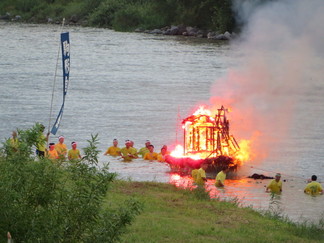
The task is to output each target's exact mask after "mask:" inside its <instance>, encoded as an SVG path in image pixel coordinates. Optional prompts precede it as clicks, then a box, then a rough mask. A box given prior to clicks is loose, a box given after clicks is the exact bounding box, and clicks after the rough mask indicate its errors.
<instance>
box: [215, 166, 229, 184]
mask: <svg viewBox="0 0 324 243" xmlns="http://www.w3.org/2000/svg"><path fill="white" fill-rule="evenodd" d="M227 172H228V168H222V170H221V171H220V172H218V174H217V175H216V178H215V186H216V187H224V186H225V179H226V173H227Z"/></svg>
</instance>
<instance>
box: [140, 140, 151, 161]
mask: <svg viewBox="0 0 324 243" xmlns="http://www.w3.org/2000/svg"><path fill="white" fill-rule="evenodd" d="M150 145H151V142H150V140H146V142H145V147H143V148H141V149H140V150H139V151H138V154H139V155H141V156H142V158H143V157H144V155H145V154H146V153H148V152H150V150H149V146H150Z"/></svg>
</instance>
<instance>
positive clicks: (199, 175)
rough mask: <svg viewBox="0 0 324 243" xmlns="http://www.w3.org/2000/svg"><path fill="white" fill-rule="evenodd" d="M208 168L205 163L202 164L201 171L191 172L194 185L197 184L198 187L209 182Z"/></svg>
mask: <svg viewBox="0 0 324 243" xmlns="http://www.w3.org/2000/svg"><path fill="white" fill-rule="evenodd" d="M207 167H208V164H206V163H203V164H201V166H200V168H199V169H195V170H192V172H191V175H192V177H193V180H194V183H195V184H197V185H198V186H203V185H205V182H206V181H207V177H206V170H207Z"/></svg>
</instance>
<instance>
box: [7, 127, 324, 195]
mask: <svg viewBox="0 0 324 243" xmlns="http://www.w3.org/2000/svg"><path fill="white" fill-rule="evenodd" d="M40 130H41V131H40V134H39V138H38V143H37V145H36V154H37V155H38V156H39V157H47V158H49V159H52V160H57V159H66V158H68V159H69V160H78V159H81V154H80V150H79V149H77V143H76V142H72V143H71V149H70V150H68V149H67V146H66V144H64V137H63V136H59V138H58V142H57V143H56V144H55V143H49V148H48V149H46V143H47V142H48V137H49V134H47V135H46V136H45V135H44V134H43V132H44V126H41V127H40ZM10 143H11V145H12V147H13V148H15V147H17V145H18V139H17V132H16V131H13V133H12V137H11V138H10ZM168 154H169V151H168V149H167V146H166V145H163V146H162V148H161V151H160V153H156V152H154V146H153V145H152V144H151V142H150V141H149V140H146V142H145V146H144V147H143V148H141V149H139V150H137V149H136V148H134V142H133V141H131V140H126V141H125V147H122V148H120V147H118V140H117V139H114V140H113V144H112V146H110V147H109V148H108V149H107V150H106V152H105V153H104V155H110V156H114V157H118V156H119V157H121V158H122V159H123V160H124V161H125V162H130V161H132V160H133V159H137V158H139V157H142V158H143V159H144V160H149V161H159V162H165V161H166V156H167V155H168ZM207 168H208V164H207V163H202V164H201V165H200V168H199V169H192V171H191V176H192V178H193V181H194V183H195V184H196V185H197V186H204V185H205V182H206V181H207V177H206V169H207ZM228 172H229V168H227V167H224V168H223V169H222V170H221V171H220V172H219V173H218V174H217V175H216V178H215V186H216V187H220V188H222V187H224V185H225V179H226V174H227V173H228ZM280 179H281V174H280V173H277V174H276V175H275V178H274V179H273V180H271V181H270V183H269V184H268V185H267V186H266V190H265V191H266V192H271V193H274V194H280V193H281V192H282V181H281V180H280ZM304 192H305V193H307V194H310V195H318V194H323V187H322V185H321V184H320V183H319V182H317V176H316V175H313V176H312V177H311V180H310V181H309V183H308V184H307V186H306V187H305V189H304Z"/></svg>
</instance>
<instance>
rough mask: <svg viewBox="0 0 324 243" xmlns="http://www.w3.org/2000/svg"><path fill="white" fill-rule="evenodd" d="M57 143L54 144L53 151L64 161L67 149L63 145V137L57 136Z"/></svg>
mask: <svg viewBox="0 0 324 243" xmlns="http://www.w3.org/2000/svg"><path fill="white" fill-rule="evenodd" d="M58 139H59V142H58V143H57V144H55V150H56V151H57V153H58V155H59V158H60V159H65V157H66V154H67V152H68V149H67V147H66V144H64V137H63V136H59V138H58Z"/></svg>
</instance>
